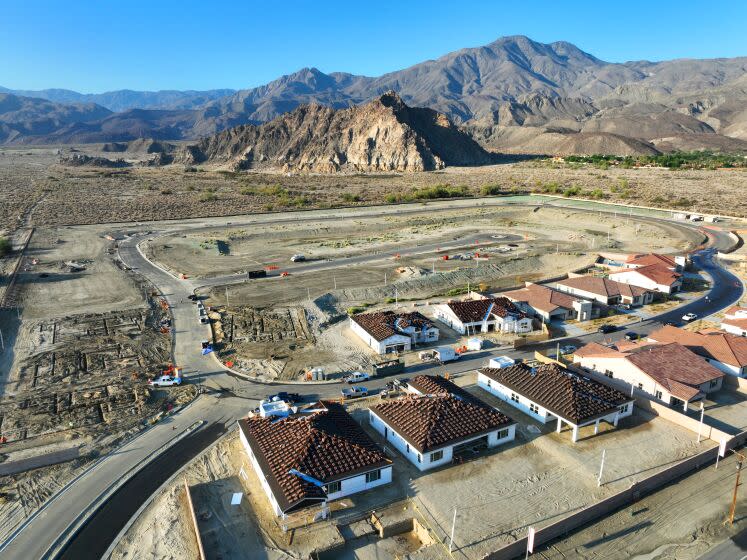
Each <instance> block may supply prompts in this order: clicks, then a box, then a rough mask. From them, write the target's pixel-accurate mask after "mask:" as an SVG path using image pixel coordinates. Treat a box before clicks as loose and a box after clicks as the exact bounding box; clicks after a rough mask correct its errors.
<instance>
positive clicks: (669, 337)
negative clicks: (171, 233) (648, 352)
mask: <svg viewBox="0 0 747 560" xmlns="http://www.w3.org/2000/svg"><path fill="white" fill-rule="evenodd" d="M648 338H650V339H651V340H655V341H656V342H661V343H663V344H668V343H670V342H679V343H680V344H682V345H683V346H686V347H687V348H689V349H690V350H692V351H693V352H695V353H696V354H699V355H700V356H703V357H705V358H710V359H712V360H716V361H718V362H721V363H723V364H728V365H731V366H736V367H744V366H747V338H745V337H743V336H736V335H733V334H728V333H722V332H714V333H710V334H702V333H699V332H692V331H687V330H685V329H678V328H677V327H673V326H671V325H667V326H664V327H662V328H660V329H658V330H655V331H654V332H652V333H651V334H649V335H648Z"/></svg>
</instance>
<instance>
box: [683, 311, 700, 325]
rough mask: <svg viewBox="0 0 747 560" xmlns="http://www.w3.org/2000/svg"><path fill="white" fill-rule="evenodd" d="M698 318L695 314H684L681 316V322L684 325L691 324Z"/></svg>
mask: <svg viewBox="0 0 747 560" xmlns="http://www.w3.org/2000/svg"><path fill="white" fill-rule="evenodd" d="M697 318H698V316H697V315H696V314H695V313H685V314H684V315H683V316H682V320H683V321H685V322H686V323H692V322H693V321H694V320H695V319H697Z"/></svg>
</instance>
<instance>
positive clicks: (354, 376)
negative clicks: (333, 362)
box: [342, 371, 371, 383]
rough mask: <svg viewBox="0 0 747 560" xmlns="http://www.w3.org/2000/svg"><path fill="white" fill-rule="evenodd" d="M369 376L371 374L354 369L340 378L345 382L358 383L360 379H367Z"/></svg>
mask: <svg viewBox="0 0 747 560" xmlns="http://www.w3.org/2000/svg"><path fill="white" fill-rule="evenodd" d="M370 378H371V374H369V373H364V372H362V371H354V372H353V373H351V374H350V375H346V376H345V377H343V378H342V380H343V381H344V382H345V383H360V382H361V381H368V380H369V379H370Z"/></svg>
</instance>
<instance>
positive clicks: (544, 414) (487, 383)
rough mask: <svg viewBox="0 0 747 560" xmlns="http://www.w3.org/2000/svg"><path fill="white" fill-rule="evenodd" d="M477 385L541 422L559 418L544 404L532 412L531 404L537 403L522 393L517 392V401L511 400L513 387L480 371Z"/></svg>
mask: <svg viewBox="0 0 747 560" xmlns="http://www.w3.org/2000/svg"><path fill="white" fill-rule="evenodd" d="M477 385H478V387H480V388H481V389H484V390H485V391H487V392H488V393H490V394H491V395H494V396H496V397H498V398H499V399H501V400H502V401H505V402H506V403H508V404H510V405H511V406H513V407H514V408H518V409H519V410H521V411H522V412H523V413H525V414H527V415H529V416H531V417H532V418H535V419H537V420H539V421H540V422H545V423H546V422H549V421H550V420H554V419H556V418H557V416H555V415H554V414H553V413H552V412H550V411H549V410H547V409H546V408H544V407H542V406H539V405H537V406H538V408H539V410H538V411H537V412H532V411H531V410H530V409H529V405H530V404H537V403H534V402H533V401H530V400H529V399H527V398H525V397H522V396H521V395H519V394H517V395H516V396H517V398H518V399H519V400H518V402H517V401H513V400H511V394H513V393H514V391H512V390H511V389H509V388H508V387H505V386H504V385H501V384H500V383H498V382H497V381H494V380H492V379H490V378H489V377H488V376H487V375H485V374H483V373H480V372H478V373H477Z"/></svg>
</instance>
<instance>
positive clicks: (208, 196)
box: [200, 192, 218, 202]
mask: <svg viewBox="0 0 747 560" xmlns="http://www.w3.org/2000/svg"><path fill="white" fill-rule="evenodd" d="M214 200H218V197H217V196H216V194H215V193H214V192H205V193H202V194H201V195H200V202H212V201H214Z"/></svg>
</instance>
